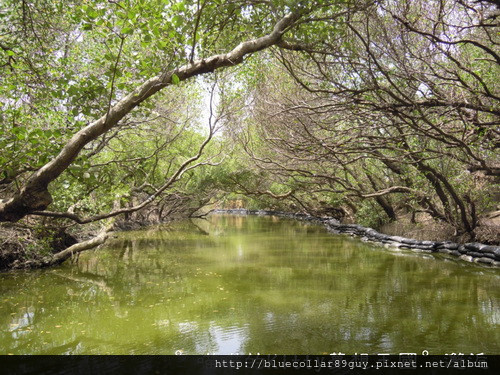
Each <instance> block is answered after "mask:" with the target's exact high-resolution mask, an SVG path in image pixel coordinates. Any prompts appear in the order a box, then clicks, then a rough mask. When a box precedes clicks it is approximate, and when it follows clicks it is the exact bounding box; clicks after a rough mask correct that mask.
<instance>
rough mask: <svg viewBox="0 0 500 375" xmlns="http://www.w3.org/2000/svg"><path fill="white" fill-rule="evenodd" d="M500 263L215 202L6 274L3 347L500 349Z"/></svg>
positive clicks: (0, 289)
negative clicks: (369, 240)
mask: <svg viewBox="0 0 500 375" xmlns="http://www.w3.org/2000/svg"><path fill="white" fill-rule="evenodd" d="M499 277H500V273H499V271H498V270H494V269H486V268H483V267H479V266H477V265H474V264H464V263H460V262H455V261H444V259H443V258H442V257H440V256H434V255H422V254H415V253H412V252H409V251H388V250H387V249H384V248H381V247H378V246H372V245H369V244H366V243H363V242H361V241H359V240H356V239H351V238H348V237H345V236H333V235H330V234H328V233H326V231H325V230H324V229H323V228H322V227H321V226H317V225H313V224H307V223H303V222H299V221H293V220H286V219H278V218H275V217H244V216H223V215H220V216H211V217H209V218H208V220H200V219H197V220H195V221H184V222H178V223H174V224H171V225H168V226H166V225H163V226H159V227H155V228H149V229H147V230H142V231H135V232H125V233H121V234H120V235H119V236H118V238H117V239H115V240H113V241H111V242H110V243H109V244H108V245H107V247H106V248H104V249H100V250H98V251H95V252H89V253H87V254H82V256H81V257H80V259H79V261H78V263H74V264H71V263H68V264H65V265H62V266H61V267H58V268H55V269H50V270H44V271H35V272H29V273H22V272H20V273H7V274H2V275H0V278H1V282H0V296H1V297H0V298H1V299H2V304H1V305H0V306H1V307H0V351H1V353H2V354H7V353H16V354H91V353H99V354H105V353H112V354H147V353H149V354H173V353H175V352H176V351H177V350H180V351H182V352H183V353H185V354H204V353H209V352H210V353H219V354H226V353H236V352H239V353H249V352H252V353H256V352H260V353H273V354H274V353H278V354H290V353H293V354H307V353H315V354H318V353H319V354H321V353H330V352H338V351H342V352H344V353H354V352H358V353H360V352H366V353H372V354H374V353H379V352H383V353H399V352H421V351H422V350H428V351H429V352H431V353H433V354H440V353H445V352H464V353H471V352H473V353H478V352H484V353H488V354H499V353H500V347H499V342H500V340H499V329H498V324H499V323H500V306H499V301H500V300H499V297H500V291H499V288H498V281H499Z"/></svg>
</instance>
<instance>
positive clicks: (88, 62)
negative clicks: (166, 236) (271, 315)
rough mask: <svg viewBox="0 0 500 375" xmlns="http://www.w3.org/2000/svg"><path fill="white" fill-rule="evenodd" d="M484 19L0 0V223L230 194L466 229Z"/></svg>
mask: <svg viewBox="0 0 500 375" xmlns="http://www.w3.org/2000/svg"><path fill="white" fill-rule="evenodd" d="M498 17H499V9H498V7H497V6H496V5H495V2H492V1H469V0H431V1H423V0H417V1H410V0H403V1H397V2H396V1H390V0H366V1H350V0H332V1H323V0H315V1H306V2H304V1H286V0H270V1H253V0H232V1H219V0H196V1H194V0H193V1H187V0H185V1H171V0H116V1H111V0H98V1H91V2H90V1H84V2H81V1H73V0H58V1H52V0H22V1H17V0H2V7H1V9H0V72H1V74H0V108H1V112H0V221H1V222H6V223H9V222H10V223H13V222H14V223H15V222H19V221H24V222H25V223H26V224H29V225H31V226H34V225H38V224H37V223H39V221H40V220H42V221H43V223H44V225H47V223H48V221H49V222H50V223H57V224H54V225H56V226H70V225H74V224H78V225H81V224H85V223H92V222H100V221H102V220H104V219H108V218H111V217H121V218H124V220H127V219H134V217H135V218H137V215H142V216H143V218H145V219H148V218H151V216H154V217H155V218H156V219H157V220H160V221H161V220H164V219H166V218H168V217H170V216H172V215H173V214H174V213H176V212H182V213H185V214H187V215H193V214H195V213H196V212H197V211H198V210H199V209H200V208H202V207H204V206H206V205H207V204H213V203H215V202H217V201H220V200H224V199H232V198H235V197H236V198H241V197H247V198H245V199H247V203H246V204H247V205H250V206H255V207H258V208H269V207H278V208H280V209H283V210H300V211H304V212H309V213H316V214H317V213H320V214H321V213H323V214H331V215H334V216H338V217H343V218H350V219H351V220H354V221H359V222H363V223H366V224H369V225H380V224H381V223H382V222H387V221H394V220H397V219H398V217H400V216H401V215H407V214H409V215H412V218H413V219H414V218H415V215H419V214H420V215H428V216H429V217H432V218H433V219H435V220H437V221H440V222H443V223H446V224H447V225H450V226H451V227H453V228H454V229H455V231H456V234H457V235H465V236H466V237H467V238H469V239H471V238H476V237H477V233H478V228H480V227H481V219H482V217H483V216H484V214H485V213H487V212H489V211H492V210H495V209H496V205H497V203H498V196H499V192H498V177H499V174H500V163H499V160H498V153H497V149H498V146H499V115H500V106H499V98H500V93H499V88H498V84H497V77H498V76H499V73H500V71H499V62H500V57H499V51H498V45H499V39H498ZM134 215H135V216H134ZM47 220H48V221H47Z"/></svg>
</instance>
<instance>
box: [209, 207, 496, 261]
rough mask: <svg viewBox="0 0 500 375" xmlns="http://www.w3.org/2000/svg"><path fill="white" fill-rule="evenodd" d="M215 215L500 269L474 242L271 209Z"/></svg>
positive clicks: (488, 248)
mask: <svg viewBox="0 0 500 375" xmlns="http://www.w3.org/2000/svg"><path fill="white" fill-rule="evenodd" d="M212 213H215V214H224V213H227V214H236V215H272V216H279V217H285V218H290V219H297V220H304V221H310V222H316V223H320V224H322V225H324V226H325V227H326V229H327V230H328V231H329V232H331V233H334V234H346V235H351V236H356V237H360V239H361V240H362V241H369V242H372V243H377V244H380V245H382V246H385V247H393V248H400V249H408V250H413V251H419V252H428V253H443V254H449V255H452V256H456V257H458V258H459V259H461V260H463V261H466V262H471V263H480V264H484V265H488V266H491V267H500V246H492V245H485V244H481V243H478V242H469V243H464V244H460V243H456V242H452V241H421V240H416V239H412V238H405V237H401V236H390V235H387V234H383V233H380V232H377V231H376V230H375V229H372V228H367V227H363V226H361V225H358V224H342V223H340V222H339V221H338V220H336V219H334V218H328V217H326V218H325V217H317V216H311V215H307V214H300V213H299V214H295V213H287V212H280V211H271V210H247V209H225V210H222V209H218V210H214V211H213V212H212Z"/></svg>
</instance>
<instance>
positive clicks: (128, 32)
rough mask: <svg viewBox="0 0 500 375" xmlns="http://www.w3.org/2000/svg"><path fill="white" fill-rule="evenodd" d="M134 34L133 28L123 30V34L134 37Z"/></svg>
mask: <svg viewBox="0 0 500 375" xmlns="http://www.w3.org/2000/svg"><path fill="white" fill-rule="evenodd" d="M133 33H134V29H132V28H131V27H124V28H123V29H122V34H129V35H132V34H133Z"/></svg>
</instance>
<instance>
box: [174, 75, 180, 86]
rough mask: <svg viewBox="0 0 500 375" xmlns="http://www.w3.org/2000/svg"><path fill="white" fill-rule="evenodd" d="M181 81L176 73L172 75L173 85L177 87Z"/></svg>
mask: <svg viewBox="0 0 500 375" xmlns="http://www.w3.org/2000/svg"><path fill="white" fill-rule="evenodd" d="M180 81H181V80H180V78H179V76H177V74H175V73H174V74H172V83H173V84H174V85H177V84H178V83H179V82H180Z"/></svg>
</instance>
